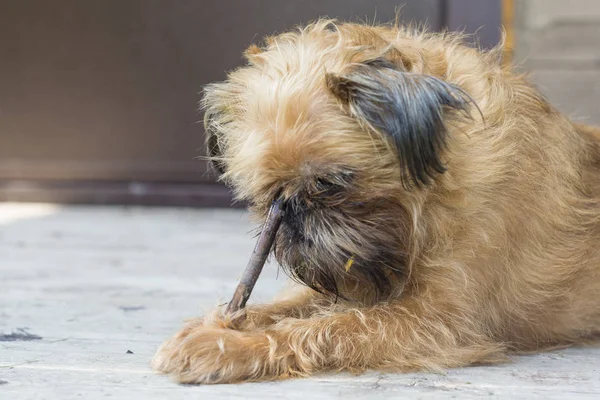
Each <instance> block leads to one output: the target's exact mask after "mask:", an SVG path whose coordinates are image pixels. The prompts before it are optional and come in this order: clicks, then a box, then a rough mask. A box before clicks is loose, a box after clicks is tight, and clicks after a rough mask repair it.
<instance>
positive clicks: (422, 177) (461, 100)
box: [326, 58, 472, 187]
mask: <svg viewBox="0 0 600 400" xmlns="http://www.w3.org/2000/svg"><path fill="white" fill-rule="evenodd" d="M326 83H327V86H328V87H329V89H330V90H331V92H332V93H333V94H334V95H335V96H336V97H337V98H338V99H339V100H340V101H342V102H343V103H344V104H346V105H347V106H348V107H349V110H350V113H351V114H352V115H353V116H355V117H356V118H358V119H359V120H360V121H361V123H363V124H365V125H366V126H367V127H368V128H370V129H373V130H376V131H378V132H380V133H382V134H384V135H386V136H388V137H389V138H391V140H392V141H393V142H394V144H395V146H396V148H397V151H398V157H399V159H400V165H401V167H402V180H403V184H404V185H405V186H409V183H413V184H414V185H415V186H417V187H420V186H422V185H426V184H428V183H430V182H431V180H432V179H433V178H434V177H435V175H436V174H437V173H443V172H445V171H446V168H445V166H444V164H443V162H442V160H441V158H440V157H441V151H442V150H443V149H444V147H445V145H446V136H447V130H446V125H445V119H446V118H448V114H447V112H448V111H451V110H453V111H458V112H459V113H463V114H465V115H468V109H469V103H471V101H472V100H471V98H470V97H469V96H468V95H467V94H466V93H465V92H464V91H463V90H462V89H460V88H459V87H457V86H454V85H452V84H449V83H447V82H444V81H442V80H441V79H438V78H436V77H433V76H429V75H421V74H415V73H411V72H406V71H402V70H399V69H398V68H397V67H396V65H394V64H392V63H391V62H389V61H387V60H385V59H382V58H377V59H374V60H370V61H367V62H364V63H361V64H357V65H356V67H355V68H353V69H352V71H351V72H350V73H348V74H345V75H333V74H327V76H326Z"/></svg>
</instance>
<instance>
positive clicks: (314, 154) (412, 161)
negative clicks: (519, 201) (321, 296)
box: [203, 21, 470, 301]
mask: <svg viewBox="0 0 600 400" xmlns="http://www.w3.org/2000/svg"><path fill="white" fill-rule="evenodd" d="M423 45H424V44H423V43H422V41H421V40H420V39H419V38H418V37H416V36H414V37H413V36H411V35H409V34H408V33H407V34H406V35H405V36H403V35H402V32H401V31H399V30H389V31H388V30H381V29H378V28H371V27H365V26H361V25H352V24H342V25H336V24H335V23H334V22H332V21H320V22H317V23H316V24H313V25H310V26H309V27H307V28H304V29H301V30H299V31H297V32H292V33H286V34H283V35H280V36H277V37H274V38H270V39H268V40H267V45H266V46H265V47H264V48H258V47H256V46H253V47H251V48H250V49H248V51H247V52H246V56H247V58H248V60H249V64H248V65H247V66H245V67H242V68H240V69H238V70H236V71H234V72H232V73H231V74H230V75H229V77H228V79H227V80H226V81H225V82H221V83H215V84H211V85H208V87H207V88H206V89H205V97H204V100H203V106H204V109H205V128H206V131H207V134H208V147H209V154H210V157H211V159H212V160H213V162H214V164H215V166H216V168H217V169H218V170H219V171H220V173H221V174H222V178H223V179H224V180H225V181H226V182H227V183H228V184H230V185H231V186H232V187H233V189H234V191H235V193H236V195H237V196H238V198H240V199H244V200H247V201H248V202H249V203H250V204H251V210H252V211H253V212H254V213H255V214H256V215H258V216H259V217H264V215H265V213H266V210H267V209H268V206H269V204H270V203H271V202H272V200H273V199H274V198H275V197H276V196H283V197H285V199H286V201H287V204H288V206H287V213H286V216H285V218H284V221H283V223H282V226H281V229H280V231H279V233H278V235H277V239H276V246H275V251H274V252H275V256H276V258H277V260H278V261H279V263H280V264H281V265H282V266H283V267H284V268H285V269H286V270H287V271H288V272H289V273H290V275H291V276H292V277H294V278H296V279H298V280H299V281H301V282H303V283H305V284H307V285H309V286H310V287H312V288H314V289H316V290H319V291H322V292H329V293H334V294H336V295H340V296H342V297H344V298H349V299H352V298H355V299H359V300H362V301H365V299H368V301H377V300H381V299H384V298H386V297H388V296H389V295H391V294H393V293H394V292H395V291H396V290H397V289H398V288H400V287H401V283H402V281H403V277H404V276H405V275H406V274H407V273H408V269H409V266H410V264H411V262H412V260H411V257H413V256H414V248H413V244H414V242H415V237H414V236H415V234H416V233H415V229H414V217H415V216H414V215H413V214H414V212H413V209H412V208H411V206H409V205H410V204H414V203H415V202H419V201H421V202H422V199H423V198H425V197H426V195H427V193H428V192H430V191H431V190H432V189H431V188H432V187H434V186H435V185H436V180H437V179H438V177H439V176H440V175H441V174H444V172H445V170H446V163H445V160H446V158H447V154H446V153H447V152H446V144H447V143H448V141H449V140H451V132H450V131H451V129H449V123H450V121H455V120H456V118H457V117H458V116H461V115H462V116H464V115H466V114H467V113H468V110H469V108H470V100H469V98H468V96H467V95H466V93H465V92H464V91H463V90H462V89H460V88H459V87H458V86H455V85H453V84H451V83H448V82H446V81H445V80H444V79H443V77H442V76H441V75H440V74H438V76H436V75H435V70H436V69H438V70H439V69H440V68H441V69H442V70H443V66H440V65H441V64H443V61H439V60H437V59H436V60H435V63H433V60H432V62H431V63H428V60H427V54H426V52H425V51H424V50H423ZM442 74H443V72H442ZM419 199H420V200H419Z"/></svg>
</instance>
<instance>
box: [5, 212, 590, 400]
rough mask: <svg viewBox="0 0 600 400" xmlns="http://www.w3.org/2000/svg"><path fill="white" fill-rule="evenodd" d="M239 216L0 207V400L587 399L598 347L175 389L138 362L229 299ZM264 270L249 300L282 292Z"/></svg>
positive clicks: (242, 220)
mask: <svg viewBox="0 0 600 400" xmlns="http://www.w3.org/2000/svg"><path fill="white" fill-rule="evenodd" d="M250 231H251V226H250V225H249V223H248V221H247V217H246V214H245V213H244V212H242V211H239V210H219V211H215V210H184V209H165V208H163V209H157V208H124V207H73V206H71V207H57V206H52V205H41V204H38V205H36V204H30V205H18V204H1V203H0V255H1V256H0V399H11V400H24V399H44V400H58V399H60V400H67V399H74V398H77V399H81V398H83V399H99V398H105V397H110V398H113V399H147V400H151V399H179V398H181V399H183V398H191V397H192V396H194V398H202V399H228V398H232V399H236V398H244V399H268V398H277V399H303V400H304V399H307V398H310V399H326V398H340V399H362V398H369V399H371V398H419V399H430V398H432V399H433V398H436V399H437V398H459V399H476V398H481V397H486V398H502V399H504V398H506V399H545V400H549V399H567V398H568V399H575V398H577V399H584V398H589V399H599V398H600V348H598V347H596V348H574V349H567V350H561V351H556V352H551V353H545V354H540V355H535V356H523V357H514V359H513V362H512V363H510V364H506V365H500V366H491V367H489V366H488V367H474V368H465V369H458V370H451V371H448V372H447V373H446V374H404V375H387V374H378V373H371V374H367V375H363V376H358V377H354V376H350V375H345V374H339V375H326V376H319V377H316V378H313V379H305V380H292V381H287V382H278V383H260V384H244V385H224V386H182V385H177V384H175V383H172V382H171V381H170V380H169V379H168V378H166V377H164V376H158V375H154V374H153V373H152V372H151V371H150V369H149V367H148V364H149V361H150V359H151V357H152V355H153V352H154V350H155V348H156V347H157V346H158V345H159V344H160V343H161V341H162V340H164V339H165V338H167V337H168V336H169V335H171V334H172V333H174V332H175V330H177V329H178V328H179V326H180V324H181V321H182V320H183V319H184V318H187V317H190V316H193V315H198V314H201V313H202V310H204V309H206V308H208V307H211V306H214V305H216V304H219V303H220V302H224V301H227V300H229V297H230V296H231V294H232V293H233V289H234V287H235V284H236V278H237V277H238V276H239V275H240V273H241V271H242V269H243V267H244V265H245V264H246V261H247V258H248V256H249V254H250V252H251V250H252V247H253V239H252V236H251V235H250V234H249V233H250ZM284 281H285V279H284V277H283V276H281V277H279V279H277V271H276V268H275V266H274V265H271V266H269V267H267V270H266V271H265V272H264V273H263V275H262V276H261V278H260V279H259V283H258V286H257V289H256V291H255V293H254V295H253V298H252V300H253V301H261V300H268V299H269V298H270V297H271V296H272V295H273V294H275V292H276V291H277V290H278V289H279V288H281V287H282V285H283V284H284Z"/></svg>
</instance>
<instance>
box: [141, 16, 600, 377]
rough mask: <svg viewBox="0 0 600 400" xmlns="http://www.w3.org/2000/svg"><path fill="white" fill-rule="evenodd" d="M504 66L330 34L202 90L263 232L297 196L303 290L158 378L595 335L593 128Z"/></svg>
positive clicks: (475, 55)
mask: <svg viewBox="0 0 600 400" xmlns="http://www.w3.org/2000/svg"><path fill="white" fill-rule="evenodd" d="M500 54H501V49H496V50H493V51H491V52H481V51H479V50H476V49H473V48H470V47H468V46H466V45H465V44H464V43H463V41H462V39H461V38H460V37H458V36H454V35H450V34H429V33H423V32H417V31H414V30H412V29H408V28H399V27H371V26H363V25H356V24H338V23H336V22H335V21H329V20H327V21H325V20H322V21H318V22H316V23H314V24H311V25H309V26H307V27H305V28H302V29H300V30H297V31H293V32H289V33H285V34H282V35H279V36H276V37H272V38H269V39H267V42H266V45H265V47H264V48H259V47H256V46H253V47H251V48H250V49H248V51H247V53H246V55H247V58H248V61H249V64H248V65H246V66H244V67H242V68H240V69H238V70H236V71H234V72H232V73H231V74H230V75H229V77H228V79H227V81H225V82H222V83H216V84H212V85H209V86H208V87H207V89H206V92H205V99H204V105H205V110H206V128H207V131H208V132H209V134H210V140H209V146H210V150H211V155H212V157H213V159H214V161H215V162H216V163H217V166H218V167H219V168H220V169H221V171H222V172H223V179H224V180H225V181H226V182H227V183H228V184H230V185H231V186H232V187H233V189H234V190H235V193H236V194H237V197H238V198H240V199H244V200H247V201H249V202H250V204H251V211H252V214H253V215H254V216H256V217H257V220H258V221H261V220H263V218H264V216H265V213H266V210H267V208H268V206H269V204H270V202H271V201H272V200H273V199H274V198H275V197H276V196H284V198H285V199H286V200H287V201H288V212H287V215H286V218H285V220H284V222H283V224H282V227H281V229H280V232H279V233H278V237H277V241H276V249H275V251H274V254H275V257H276V258H277V260H278V261H279V263H280V264H281V265H282V266H283V267H284V268H285V269H286V271H288V273H289V274H290V275H291V276H292V277H293V278H295V279H296V280H297V281H300V282H302V283H304V284H305V285H306V286H298V288H297V289H295V290H290V291H287V292H286V293H285V296H286V297H285V298H283V299H279V300H276V301H274V302H273V303H271V304H265V305H254V306H249V307H248V309H247V318H246V319H245V321H244V322H243V323H239V324H236V323H234V322H232V320H231V319H230V317H228V316H225V315H223V312H222V311H221V309H217V310H215V311H214V312H213V313H211V314H210V315H208V316H207V317H204V318H200V319H196V320H193V321H191V322H189V323H188V324H187V325H186V326H185V327H184V328H183V330H182V331H181V332H179V333H178V334H177V335H176V336H175V337H173V338H172V339H170V340H169V341H167V342H166V343H165V344H164V345H163V346H162V347H161V348H160V349H159V350H158V353H157V355H156V357H155V359H154V363H153V365H154V368H155V369H156V370H158V371H161V372H164V373H169V374H172V375H173V376H174V377H175V378H176V379H177V380H178V381H180V382H188V383H223V382H239V381H249V380H267V379H281V378H286V377H291V376H307V375H310V374H314V373H317V372H321V371H340V370H348V371H355V372H360V371H365V370H368V369H375V370H382V371H410V370H421V369H427V370H440V369H443V368H448V367H459V366H465V365H469V364H474V363H490V362H498V361H502V360H505V359H506V354H508V352H510V351H531V350H540V349H543V348H546V347H549V346H555V345H565V344H571V343H577V342H582V341H585V340H586V339H588V338H590V337H591V335H592V334H594V333H595V332H598V331H600V130H597V129H594V128H590V127H585V126H577V125H574V124H573V123H572V122H571V121H569V120H568V119H567V118H566V117H565V116H563V115H561V114H560V113H559V112H558V111H557V110H556V109H554V108H553V107H552V106H551V105H550V104H548V102H547V101H546V100H545V99H544V98H543V97H542V95H540V93H539V92H538V91H537V90H536V89H535V88H534V87H533V86H532V85H531V84H529V83H528V81H527V80H526V79H525V78H524V77H523V76H521V75H518V74H516V73H514V72H513V71H512V70H511V69H510V68H508V67H502V66H501V63H500V62H499V56H500ZM350 257H354V260H355V261H354V264H353V265H352V266H351V268H350V269H349V271H346V269H345V268H344V266H345V264H346V261H347V260H348V259H349V258H350ZM307 286H308V287H307Z"/></svg>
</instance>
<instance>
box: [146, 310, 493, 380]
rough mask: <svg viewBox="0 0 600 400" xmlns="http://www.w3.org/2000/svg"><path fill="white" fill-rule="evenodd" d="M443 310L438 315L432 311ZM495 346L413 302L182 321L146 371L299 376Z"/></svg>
mask: <svg viewBox="0 0 600 400" xmlns="http://www.w3.org/2000/svg"><path fill="white" fill-rule="evenodd" d="M439 310H443V311H445V312H440V311H439ZM502 355H503V347H502V346H501V345H499V344H495V343H493V342H492V341H490V340H488V338H486V337H485V336H484V335H482V334H480V333H479V332H478V331H477V329H476V325H475V324H473V323H471V322H470V321H469V319H468V318H466V317H465V316H462V315H459V314H457V313H455V312H451V311H449V309H448V307H447V306H446V305H438V306H437V307H435V306H434V305H432V304H425V303H421V302H419V301H416V300H411V301H404V302H398V303H397V304H387V305H381V306H376V307H371V308H364V309H358V308H356V309H345V310H339V309H338V310H336V311H332V309H329V308H323V309H321V310H320V311H319V312H318V313H315V314H313V315H312V316H310V317H308V318H305V319H299V318H285V319H282V320H279V321H278V322H276V323H274V324H273V325H271V326H269V327H268V328H266V329H256V330H251V331H239V330H234V329H224V328H218V327H214V326H204V325H196V326H188V327H186V328H184V330H182V331H181V332H180V333H179V334H178V335H176V336H175V338H174V339H173V340H172V341H171V342H170V345H168V346H163V347H162V348H161V349H159V351H158V352H157V354H156V357H155V359H154V363H153V365H154V368H155V369H157V370H158V371H161V372H165V373H171V374H172V375H173V376H174V377H175V378H176V379H177V380H178V381H180V382H186V383H227V382H239V381H248V380H268V379H281V378H286V377H290V376H305V375H310V374H313V373H316V372H320V371H326V370H349V371H365V370H368V369H376V370H389V371H407V370H418V369H429V370H432V369H433V370H436V369H441V368H445V367H458V366H464V365H469V364H472V363H479V362H493V361H498V360H500V359H502Z"/></svg>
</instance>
